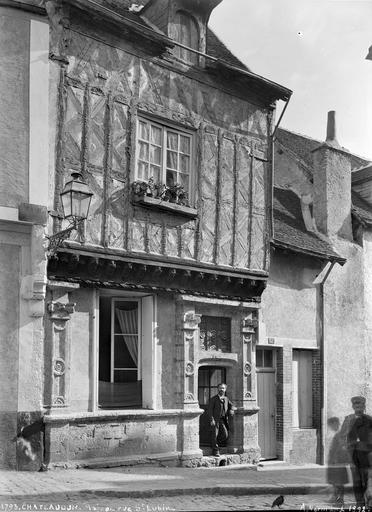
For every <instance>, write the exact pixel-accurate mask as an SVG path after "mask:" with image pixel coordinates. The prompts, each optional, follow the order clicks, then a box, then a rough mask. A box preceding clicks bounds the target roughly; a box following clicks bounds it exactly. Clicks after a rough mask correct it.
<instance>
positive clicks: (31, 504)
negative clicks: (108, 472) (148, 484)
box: [0, 492, 355, 512]
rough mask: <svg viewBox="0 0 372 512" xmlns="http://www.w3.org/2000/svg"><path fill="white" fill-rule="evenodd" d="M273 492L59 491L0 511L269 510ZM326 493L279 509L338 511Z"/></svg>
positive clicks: (288, 501) (288, 499) (348, 504)
mask: <svg viewBox="0 0 372 512" xmlns="http://www.w3.org/2000/svg"><path fill="white" fill-rule="evenodd" d="M276 497H277V496H276V495H272V494H267V495H257V496H234V495H224V496H221V495H218V496H217V495H214V496H202V495H196V494H194V495H193V494H191V495H187V496H185V495H180V496H171V497H170V496H164V497H154V498H144V499H143V498H120V497H114V496H113V497H110V498H107V497H104V498H102V499H100V498H99V492H94V493H90V492H87V493H79V494H77V493H66V494H65V495H64V496H62V495H61V493H55V494H48V495H44V496H37V497H36V496H33V497H32V498H30V499H28V498H27V497H25V498H24V499H22V500H18V499H12V500H9V501H7V502H4V501H1V502H0V510H4V511H10V512H13V511H17V510H20V511H33V510H40V511H47V510H56V511H58V510H62V511H63V510H67V511H79V510H84V511H85V510H89V511H97V512H167V511H169V512H170V511H177V512H178V511H204V510H206V511H210V510H217V511H223V510H270V509H271V505H272V503H273V501H274V499H275V498H276ZM328 500H329V497H328V496H327V495H326V494H310V495H309V494H307V495H288V496H285V501H284V505H283V506H282V507H281V509H282V510H301V509H302V510H316V509H322V510H324V509H328V510H339V509H338V508H336V507H332V505H331V504H329V503H328ZM344 510H355V509H353V497H352V495H351V494H349V495H347V496H346V499H345V506H344Z"/></svg>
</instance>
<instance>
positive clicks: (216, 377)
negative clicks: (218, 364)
mask: <svg viewBox="0 0 372 512" xmlns="http://www.w3.org/2000/svg"><path fill="white" fill-rule="evenodd" d="M222 380H223V374H222V370H221V369H220V368H219V369H214V370H211V387H213V388H216V389H217V386H218V384H221V382H222Z"/></svg>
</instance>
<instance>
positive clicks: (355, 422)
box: [341, 396, 372, 507]
mask: <svg viewBox="0 0 372 512" xmlns="http://www.w3.org/2000/svg"><path fill="white" fill-rule="evenodd" d="M351 404H352V407H353V409H354V414H350V415H349V416H346V418H345V420H344V424H343V426H342V429H341V432H345V433H346V435H347V447H348V450H349V453H350V458H351V472H352V476H353V489H354V495H355V500H356V503H357V506H358V507H363V506H364V505H365V496H364V495H365V492H366V490H367V484H368V468H369V467H370V462H369V459H370V454H371V452H372V417H371V416H369V415H367V414H366V413H365V408H366V399H365V398H364V397H363V396H354V397H353V398H352V399H351Z"/></svg>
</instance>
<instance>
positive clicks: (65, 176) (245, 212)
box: [0, 0, 338, 469]
mask: <svg viewBox="0 0 372 512" xmlns="http://www.w3.org/2000/svg"><path fill="white" fill-rule="evenodd" d="M220 1H221V0H203V2H200V1H198V0H177V1H172V2H170V1H166V0H150V1H148V2H143V3H145V4H146V5H145V7H144V8H143V9H139V8H138V7H135V6H131V5H130V4H131V3H130V2H128V1H126V0H110V1H108V0H106V1H103V0H95V1H94V2H93V1H91V0H74V1H72V0H71V1H70V0H58V1H57V0H47V1H46V2H45V3H43V6H42V7H40V5H41V4H42V2H38V1H36V0H35V1H17V2H15V1H14V2H13V1H7V2H5V4H6V6H2V7H1V11H0V16H1V23H2V31H1V38H2V47H5V48H7V52H6V53H5V55H4V57H3V58H4V62H3V64H4V65H3V68H2V69H3V70H4V71H3V73H2V76H1V79H0V80H1V81H0V85H1V90H2V101H3V102H4V105H3V111H5V112H7V113H8V116H6V117H5V118H4V120H3V121H2V123H3V125H2V126H1V135H2V136H4V137H5V139H4V142H5V146H6V153H5V163H2V164H1V165H2V168H1V172H0V176H1V177H2V179H4V176H5V180H6V181H5V183H4V186H3V187H2V192H3V196H2V199H1V206H2V209H1V211H0V213H1V214H2V215H3V217H4V218H5V220H4V221H2V226H3V229H4V233H5V234H4V235H2V240H1V241H2V243H3V245H2V247H1V256H0V257H1V264H2V270H5V271H6V273H5V272H2V279H3V280H5V282H4V283H2V286H3V287H4V289H5V291H6V295H7V296H6V299H5V300H6V304H7V305H8V306H7V308H8V309H7V310H6V313H5V315H4V316H5V318H2V319H1V320H3V326H4V325H5V326H6V332H5V334H4V335H5V337H6V343H5V345H3V346H2V355H3V356H4V357H3V358H2V361H3V363H2V372H3V378H4V380H3V383H4V386H3V396H2V399H1V407H2V416H3V418H5V420H6V422H5V423H3V425H5V427H4V428H3V431H2V439H1V444H2V450H3V452H2V459H1V463H2V465H3V466H8V467H18V468H23V469H37V468H38V467H39V466H40V462H41V460H40V458H41V449H40V446H39V445H38V443H40V442H41V440H38V439H36V436H35V438H33V439H32V449H33V450H34V452H35V454H36V455H35V457H34V459H33V460H32V459H30V457H29V453H27V452H25V451H24V449H23V448H22V446H21V445H20V444H19V443H18V444H17V447H18V453H17V456H16V445H15V444H9V440H10V439H11V438H12V437H13V436H14V435H15V433H16V432H17V431H20V429H21V428H22V426H24V425H26V424H29V423H31V422H32V421H33V420H36V419H38V418H39V417H40V416H41V415H44V421H45V439H44V452H45V455H44V457H45V461H46V462H47V463H50V465H51V466H65V465H69V464H70V465H73V466H76V465H80V464H87V463H89V462H90V463H93V464H95V463H99V462H100V461H102V460H105V461H107V460H109V461H110V462H111V463H129V462H133V461H139V460H141V459H144V458H147V459H152V460H163V461H166V463H167V464H172V463H173V464H184V465H194V464H200V463H201V458H202V456H203V454H208V453H210V452H209V448H208V447H206V446H205V445H206V443H207V442H208V436H206V435H205V432H206V430H205V428H204V426H205V425H206V423H205V416H204V415H203V408H205V406H206V403H207V401H208V399H209V397H210V396H211V394H213V393H214V392H215V390H216V386H217V384H218V382H219V381H222V380H223V381H226V382H227V384H228V387H229V396H230V397H231V399H232V400H233V401H234V403H235V405H236V407H237V410H236V414H235V419H234V433H233V437H232V438H231V440H230V444H229V446H228V448H227V452H228V453H229V454H231V456H232V457H233V459H232V460H234V461H235V462H248V461H249V462H255V461H257V460H258V458H259V456H260V448H259V445H258V439H257V435H258V431H257V412H258V408H257V396H256V374H255V367H256V363H255V357H256V351H255V346H256V343H264V340H260V330H259V328H258V324H259V310H260V300H261V294H262V292H263V290H264V288H265V286H266V283H267V280H268V271H269V253H270V239H271V234H272V232H271V225H272V223H271V211H272V204H271V197H272V194H271V192H272V166H271V162H272V154H271V151H272V145H271V134H272V133H273V130H274V114H275V102H276V100H278V99H282V100H284V101H287V100H288V99H289V97H290V91H289V90H288V89H286V88H284V87H282V86H279V85H277V84H275V83H273V82H270V81H268V80H266V79H263V78H262V77H259V76H257V75H255V74H254V73H252V72H250V71H249V70H248V69H247V68H245V67H244V65H243V64H242V63H241V62H239V61H238V60H237V59H236V58H235V57H234V56H233V55H231V53H230V52H229V51H228V49H227V48H226V47H225V46H224V45H223V44H222V43H221V42H220V41H219V40H218V38H217V37H216V36H215V35H214V34H213V33H212V32H211V31H210V30H209V29H208V28H207V22H208V19H209V16H210V14H211V12H212V10H213V8H214V7H216V6H217V5H218V4H219V3H220ZM3 4H4V2H0V5H3ZM175 42H176V43H177V44H175ZM191 49H192V50H194V51H191ZM206 54H207V55H206ZM48 55H49V59H48ZM28 70H29V72H28ZM13 122H14V123H13ZM4 134H5V135H4ZM3 157H4V153H3V154H2V158H3ZM74 171H79V172H81V173H82V175H83V179H84V180H85V181H86V182H87V183H88V185H89V187H90V189H91V190H92V192H93V193H94V196H93V199H92V204H91V207H90V213H89V217H88V219H87V222H86V223H85V232H83V230H81V229H80V230H79V232H78V233H77V234H76V236H75V238H73V237H72V239H71V240H68V241H66V242H64V244H63V245H62V246H61V247H59V249H58V250H57V251H56V252H55V253H46V252H45V249H46V246H47V245H48V244H47V243H46V241H45V238H44V237H43V235H44V234H45V233H49V234H50V233H51V232H52V231H53V232H58V231H60V230H61V229H63V228H64V227H65V221H63V219H62V217H61V213H62V211H61V200H60V193H61V191H62V189H63V186H64V185H65V183H66V182H67V181H68V180H69V179H70V175H71V173H72V172H74ZM9 176H11V177H12V178H13V179H14V177H16V180H14V181H11V182H10V183H11V184H10V185H9V181H8V177H9ZM150 178H153V181H152V180H151V179H150ZM160 183H163V184H165V185H166V186H167V189H164V188H162V187H160V186H156V185H159V184H160ZM13 184H14V187H13ZM177 184H181V185H182V187H181V188H180V187H177V186H176V185H177ZM186 194H187V195H186ZM160 196H161V197H160ZM47 209H48V210H49V213H50V216H49V221H48V222H47V219H46V217H47V215H46V210H47ZM51 219H53V220H51ZM46 224H47V228H45V226H46ZM9 231H10V232H11V235H9V234H8V233H9ZM14 233H17V235H16V236H14ZM327 251H328V252H327ZM327 251H326V252H327V254H326V255H324V257H325V258H327V257H328V256H329V255H330V256H331V258H336V259H337V258H338V256H337V255H336V254H334V253H333V252H332V251H331V249H329V248H328V246H327ZM323 252H324V251H323ZM47 255H48V261H47ZM21 258H22V260H21ZM46 263H47V269H46ZM17 276H19V277H17ZM18 281H20V282H21V287H20V289H21V292H19V290H18ZM14 283H17V285H16V286H14ZM3 301H4V294H3ZM8 301H9V302H8ZM44 305H45V313H44V310H43V307H44ZM39 306H40V307H39ZM43 313H44V316H42V315H43ZM2 328H4V327H2ZM199 423H200V425H201V428H200V429H199ZM199 430H200V433H201V434H200V436H199ZM4 447H6V448H4ZM5 452H6V453H5Z"/></svg>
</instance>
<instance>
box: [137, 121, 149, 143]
mask: <svg viewBox="0 0 372 512" xmlns="http://www.w3.org/2000/svg"><path fill="white" fill-rule="evenodd" d="M149 134H150V126H149V124H147V123H145V122H144V121H140V133H139V136H140V139H143V140H149Z"/></svg>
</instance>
